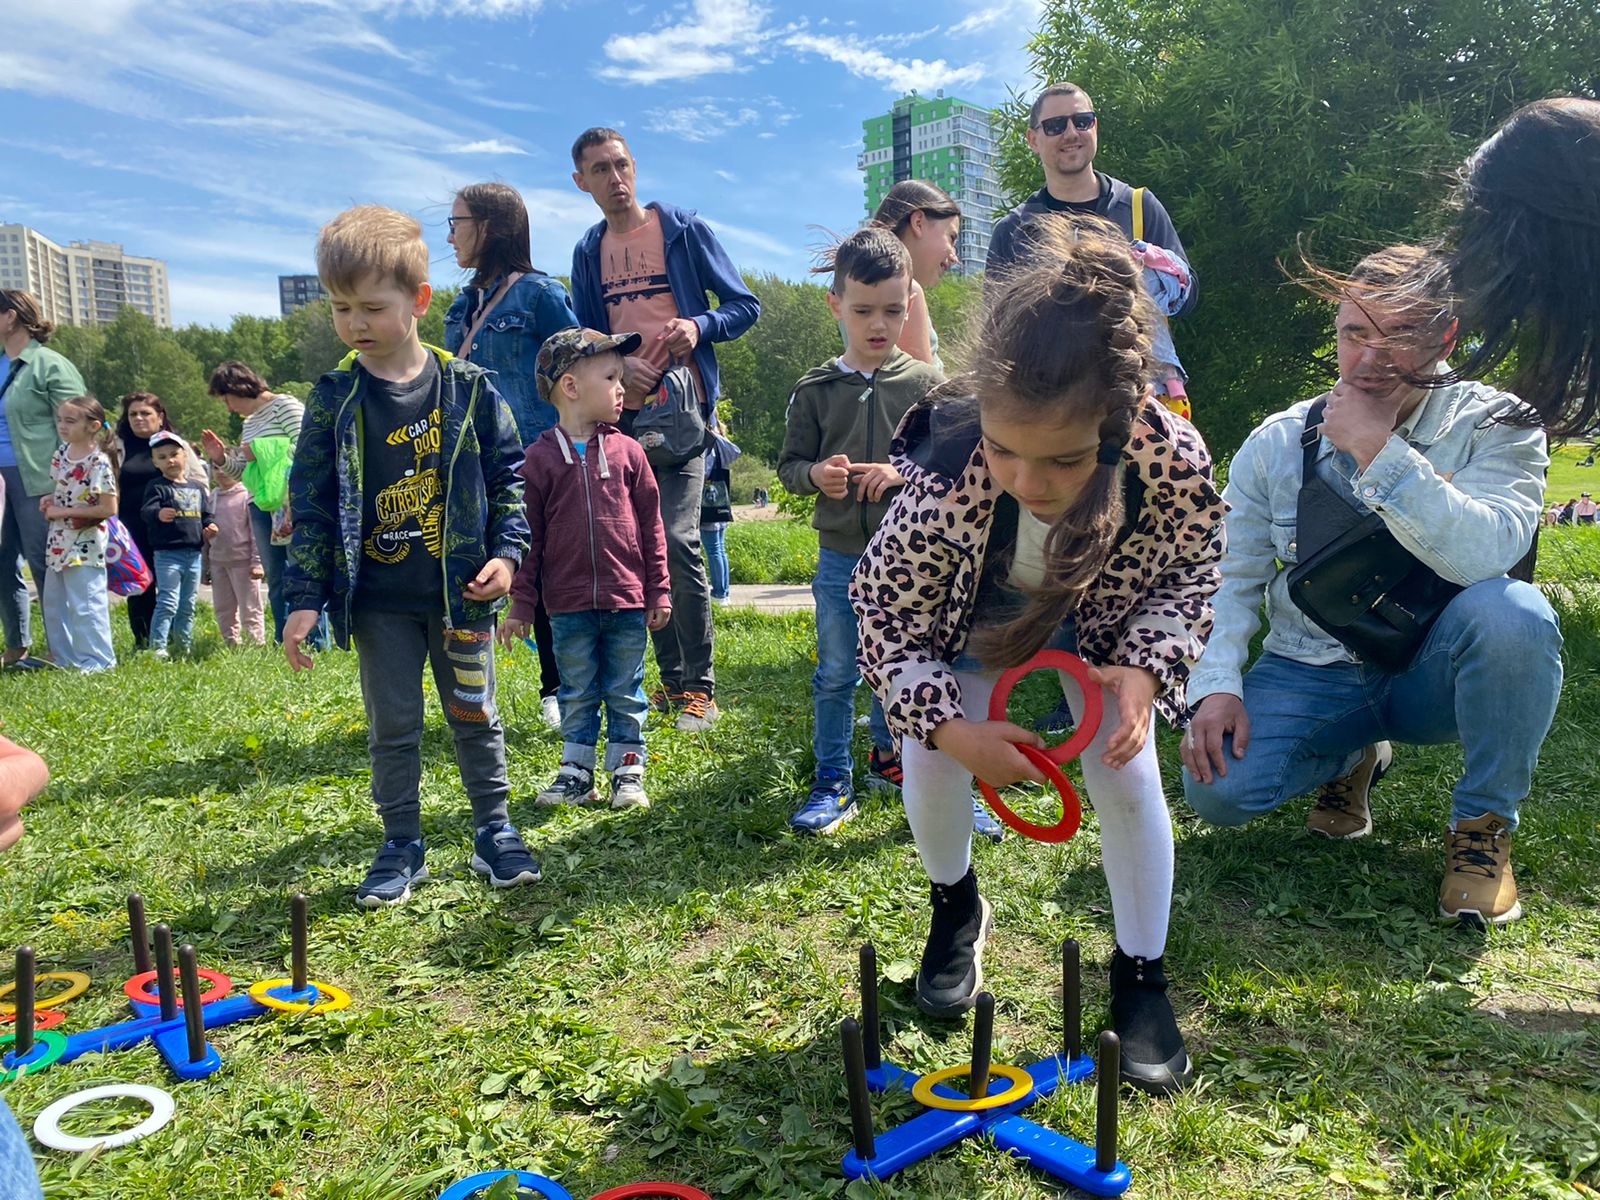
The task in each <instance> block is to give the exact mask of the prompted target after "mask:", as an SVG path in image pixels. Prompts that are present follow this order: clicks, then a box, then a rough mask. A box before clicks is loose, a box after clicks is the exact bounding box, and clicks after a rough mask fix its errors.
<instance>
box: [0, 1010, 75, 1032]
mask: <svg viewBox="0 0 1600 1200" xmlns="http://www.w3.org/2000/svg"><path fill="white" fill-rule="evenodd" d="M66 1019H67V1013H66V1010H65V1009H61V1008H39V1009H35V1010H34V1013H33V1027H34V1029H36V1030H38V1029H54V1028H55V1027H56V1026H57V1025H60V1024H63V1023H64V1022H65V1021H66ZM16 1020H17V1014H16V1013H0V1025H14V1024H15V1023H16Z"/></svg>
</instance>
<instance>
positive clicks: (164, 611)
mask: <svg viewBox="0 0 1600 1200" xmlns="http://www.w3.org/2000/svg"><path fill="white" fill-rule="evenodd" d="M155 575H156V614H155V616H153V617H152V618H150V649H152V650H165V649H166V648H167V638H168V637H171V638H172V639H173V640H175V641H176V642H177V643H178V646H179V647H180V648H181V649H184V650H187V649H188V648H189V643H190V641H191V640H192V639H193V638H194V599H195V596H196V595H198V594H199V591H200V551H199V550H157V551H156V561H155Z"/></svg>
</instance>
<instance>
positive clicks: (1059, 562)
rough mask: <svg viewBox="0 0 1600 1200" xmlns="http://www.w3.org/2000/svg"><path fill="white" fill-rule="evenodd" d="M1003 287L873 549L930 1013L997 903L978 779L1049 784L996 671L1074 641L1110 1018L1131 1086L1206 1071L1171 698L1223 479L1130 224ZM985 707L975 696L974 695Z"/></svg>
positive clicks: (1091, 224)
mask: <svg viewBox="0 0 1600 1200" xmlns="http://www.w3.org/2000/svg"><path fill="white" fill-rule="evenodd" d="M1042 236H1043V237H1045V238H1047V239H1048V244H1047V245H1042V246H1041V248H1040V253H1039V255H1038V257H1037V258H1036V259H1035V260H1034V265H1033V266H1031V267H1027V268H1025V269H1024V270H1023V271H1022V272H1020V273H1019V274H1017V275H1016V276H1014V277H1013V278H1012V279H1011V280H1009V281H1007V282H1006V283H1004V284H1002V285H1001V287H1000V288H999V289H998V290H997V291H996V293H995V294H994V295H992V296H991V299H990V304H989V308H988V311H987V313H986V314H985V321H984V326H983V330H982V333H981V335H980V339H979V342H978V347H977V353H976V354H975V355H974V359H975V362H974V364H973V367H972V370H971V371H969V373H968V374H967V375H966V376H964V377H962V378H960V379H957V380H955V381H952V383H951V384H948V385H946V386H945V388H943V389H941V390H940V391H937V392H935V393H934V394H933V395H932V396H930V397H929V398H928V399H927V400H925V401H923V402H922V403H921V404H919V405H918V406H917V407H915V408H913V409H912V410H911V411H910V412H909V413H908V414H907V415H906V418H905V420H904V421H903V422H902V423H901V426H900V430H899V432H898V434H897V436H896V439H895V442H894V445H893V446H892V447H891V452H890V453H891V461H892V462H893V463H894V465H895V467H896V469H897V470H898V471H899V472H900V474H901V475H902V476H904V477H905V479H906V482H907V486H906V487H905V488H904V489H902V491H901V492H900V494H899V496H898V497H897V498H896V500H895V502H894V504H893V506H892V507H891V508H890V510H889V513H888V515H887V516H886V517H885V519H884V521H883V524H882V525H881V526H880V527H879V529H878V532H877V535H876V536H875V537H874V538H873V540H872V541H871V543H870V544H869V545H868V547H867V551H866V553H865V555H863V557H862V559H861V562H860V564H859V565H858V566H857V568H856V573H855V579H854V581H853V584H852V588H851V595H852V597H853V599H854V601H855V604H856V608H857V612H858V615H859V618H860V628H861V635H860V661H861V670H862V674H863V675H864V676H865V677H866V679H867V680H868V682H869V683H870V684H871V685H872V687H873V689H874V690H875V691H876V692H877V694H878V696H879V698H880V699H881V700H882V702H883V706H884V711H885V714H886V715H887V717H888V720H889V725H890V727H891V729H893V730H894V731H895V732H896V733H897V734H898V735H899V736H900V737H901V738H902V739H903V764H904V769H905V783H904V792H905V806H906V817H907V819H908V821H909V823H910V825H911V830H912V833H913V835H914V836H915V838H916V841H917V849H918V852H919V853H920V855H921V857H922V862H923V866H924V867H925V868H926V870H927V872H928V876H929V879H930V881H931V882H932V885H933V888H932V907H933V918H932V926H931V929H930V932H929V935H928V942H927V946H926V947H925V949H924V951H923V956H922V964H921V969H920V971H919V972H918V975H917V1002H918V1004H919V1005H920V1006H921V1007H922V1008H923V1010H924V1011H926V1012H929V1013H931V1014H934V1015H942V1016H950V1015H955V1014H957V1013H960V1012H962V1011H964V1010H966V1009H967V1008H969V1007H971V1005H972V1003H973V1001H974V1000H975V998H976V996H977V994H978V992H979V990H980V989H981V988H982V984H983V973H982V962H981V958H982V951H983V947H984V943H985V941H986V939H987V937H988V935H989V931H990V928H991V924H992V915H991V910H990V906H989V903H988V901H986V900H985V899H984V898H983V897H982V896H981V895H980V894H979V892H978V884H977V877H976V874H975V872H974V871H973V869H972V866H971V816H970V812H971V810H970V807H969V799H968V797H969V796H970V794H971V792H970V789H971V786H972V778H973V776H974V775H977V776H978V777H980V778H982V779H985V780H987V781H989V782H990V783H992V784H994V785H996V786H1004V785H1006V784H1010V783H1015V782H1018V781H1021V780H1024V779H1028V780H1033V781H1035V782H1040V783H1042V782H1044V779H1043V777H1042V775H1041V774H1040V773H1039V771H1038V769H1037V768H1036V767H1035V766H1034V765H1033V764H1032V762H1031V761H1030V760H1029V759H1027V758H1026V757H1025V756H1024V755H1023V754H1022V753H1021V751H1019V750H1018V749H1017V744H1018V743H1025V744H1030V745H1034V746H1042V745H1043V743H1042V740H1041V739H1040V738H1039V737H1038V735H1037V734H1035V733H1033V732H1031V731H1029V730H1025V729H1022V728H1020V727H1019V726H1016V725H1013V724H1011V723H1009V722H1004V721H999V722H994V721H988V720H985V719H984V714H986V712H987V710H988V705H989V697H990V694H991V693H992V691H993V687H994V683H995V680H996V679H997V678H998V675H999V671H1000V670H1001V669H1002V668H1004V667H1008V666H1012V665H1015V664H1018V663H1021V662H1025V661H1026V660H1027V659H1029V658H1031V657H1032V656H1033V655H1034V654H1035V653H1036V652H1038V651H1039V650H1041V649H1044V648H1046V647H1047V646H1049V647H1055V648H1066V649H1071V648H1076V650H1077V652H1078V653H1079V654H1080V655H1081V656H1082V657H1083V658H1084V659H1085V660H1086V661H1087V662H1088V663H1089V664H1090V667H1091V676H1092V678H1093V680H1094V682H1095V684H1097V685H1098V686H1099V687H1100V688H1102V689H1103V691H1102V696H1103V699H1104V704H1105V714H1106V715H1105V720H1104V722H1103V723H1102V725H1101V728H1100V731H1099V732H1098V733H1097V734H1096V736H1095V738H1094V740H1093V741H1092V742H1091V743H1090V745H1089V748H1088V749H1087V750H1086V751H1085V752H1084V754H1083V757H1082V767H1083V774H1084V780H1085V783H1086V784H1087V788H1088V792H1089V796H1090V798H1091V799H1092V801H1093V802H1094V807H1095V811H1096V813H1097V815H1098V818H1099V823H1100V838H1101V851H1102V857H1103V860H1104V863H1105V870H1106V878H1107V882H1108V883H1109V885H1110V889H1111V896H1112V907H1113V914H1114V919H1115V925H1116V934H1117V948H1116V951H1115V953H1114V955H1113V957H1112V963H1111V983H1112V1025H1113V1028H1114V1029H1115V1030H1116V1032H1117V1033H1118V1034H1119V1035H1120V1037H1121V1038H1122V1071H1123V1076H1124V1078H1125V1079H1127V1080H1128V1081H1129V1082H1131V1083H1134V1084H1135V1085H1137V1086H1140V1087H1144V1088H1146V1089H1148V1090H1153V1091H1169V1090H1173V1089H1176V1088H1179V1087H1182V1086H1184V1085H1186V1084H1187V1083H1188V1082H1189V1081H1190V1079H1191V1078H1192V1068H1191V1066H1190V1063H1189V1057H1188V1054H1187V1053H1186V1051H1185V1049H1184V1044H1183V1038H1182V1035H1181V1034H1180V1033H1179V1031H1178V1028H1177V1021H1176V1018H1175V1016H1174V1014H1173V1010H1172V1006H1171V1004H1170V1003H1169V1002H1168V1000H1167V996H1166V975H1165V972H1164V963H1163V954H1164V952H1165V945H1166V936H1167V922H1168V913H1169V909H1170V906H1171V898H1172V877H1173V842H1172V825H1171V818H1170V816H1169V814H1168V812H1167V807H1166V801H1165V798H1164V796H1163V794H1162V788H1161V776H1160V769H1159V767H1158V765H1157V762H1156V753H1155V744H1154V738H1153V737H1152V736H1151V730H1150V725H1151V715H1152V712H1153V711H1154V710H1159V711H1160V712H1161V713H1162V714H1163V715H1165V716H1166V717H1167V718H1168V719H1169V720H1172V721H1174V722H1177V721H1178V720H1180V719H1181V717H1182V714H1183V711H1184V707H1183V683H1184V680H1185V678H1186V677H1187V674H1188V669H1189V665H1190V663H1192V662H1193V660H1194V659H1195V658H1196V657H1197V656H1198V655H1199V653H1200V650H1201V648H1202V645H1203V643H1204V638H1205V635H1206V633H1207V632H1208V630H1209V628H1210V623H1211V616H1210V607H1209V603H1208V601H1209V598H1210V596H1211V594H1212V593H1213V592H1214V591H1215V590H1216V588H1217V584H1218V580H1219V577H1218V563H1219V561H1220V559H1221V556H1222V536H1223V535H1222V516H1223V511H1224V505H1223V502H1222V498H1221V495H1220V494H1219V493H1218V491H1217V489H1216V488H1215V487H1214V486H1213V484H1212V482H1211V477H1210V458H1209V456H1208V454H1207V452H1206V448H1205V445H1204V443H1203V442H1202V441H1201V439H1200V435H1199V434H1198V433H1197V432H1196V431H1195V429H1194V427H1193V426H1192V425H1190V424H1189V423H1188V422H1187V421H1186V420H1184V419H1183V418H1182V417H1179V416H1176V415H1174V414H1172V413H1169V412H1167V411H1165V410H1164V409H1162V408H1160V407H1159V406H1158V405H1156V404H1154V403H1153V402H1151V400H1150V396H1149V386H1148V380H1149V378H1150V371H1151V367H1152V360H1151V358H1150V344H1151V334H1152V331H1153V329H1154V327H1155V311H1154V309H1153V307H1152V306H1151V304H1150V301H1149V299H1148V297H1147V296H1146V294H1145V292H1144V290H1143V285H1142V282H1141V279H1140V273H1139V268H1138V266H1137V264H1136V263H1135V262H1134V260H1133V258H1132V256H1131V254H1130V253H1129V250H1128V247H1127V243H1126V239H1124V238H1123V237H1122V236H1121V234H1120V232H1118V231H1117V230H1116V229H1115V228H1114V227H1112V226H1109V225H1107V224H1106V223H1105V222H1103V221H1100V220H1098V219H1096V218H1078V219H1075V220H1069V219H1066V218H1063V219H1061V220H1059V221H1056V222H1053V227H1052V228H1051V229H1050V230H1049V231H1048V232H1047V233H1045V234H1043V235H1042ZM969 714H970V715H969Z"/></svg>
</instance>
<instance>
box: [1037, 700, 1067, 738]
mask: <svg viewBox="0 0 1600 1200" xmlns="http://www.w3.org/2000/svg"><path fill="white" fill-rule="evenodd" d="M1077 723H1078V722H1077V720H1076V718H1074V717H1073V715H1072V701H1070V700H1068V699H1067V698H1066V697H1065V696H1063V697H1061V703H1060V704H1057V705H1056V706H1055V707H1054V708H1052V709H1051V710H1050V711H1049V712H1047V713H1045V715H1044V716H1042V717H1040V718H1039V719H1038V720H1037V721H1035V722H1034V723H1033V727H1034V729H1036V730H1037V731H1038V732H1040V733H1067V732H1069V731H1070V730H1071V729H1072V728H1073V727H1074V726H1075V725H1077Z"/></svg>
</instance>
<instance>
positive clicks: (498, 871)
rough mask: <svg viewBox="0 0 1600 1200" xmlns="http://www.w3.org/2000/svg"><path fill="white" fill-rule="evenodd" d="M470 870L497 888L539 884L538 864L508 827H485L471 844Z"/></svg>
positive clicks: (517, 835) (519, 838)
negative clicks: (485, 878) (482, 876)
mask: <svg viewBox="0 0 1600 1200" xmlns="http://www.w3.org/2000/svg"><path fill="white" fill-rule="evenodd" d="M472 869H473V870H474V871H476V872H477V873H478V874H479V875H487V876H488V877H489V882H490V883H491V884H492V885H494V886H495V887H497V888H509V887H516V886H517V885H518V884H519V883H538V882H539V863H538V860H536V859H535V858H534V857H533V855H531V854H529V853H528V848H527V846H525V845H523V844H522V837H521V835H520V834H518V833H517V831H516V830H515V829H513V828H512V827H511V826H510V825H501V826H499V827H498V828H496V827H495V826H492V825H485V826H484V827H483V828H482V829H480V830H478V836H477V837H476V838H474V839H473V841H472Z"/></svg>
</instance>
